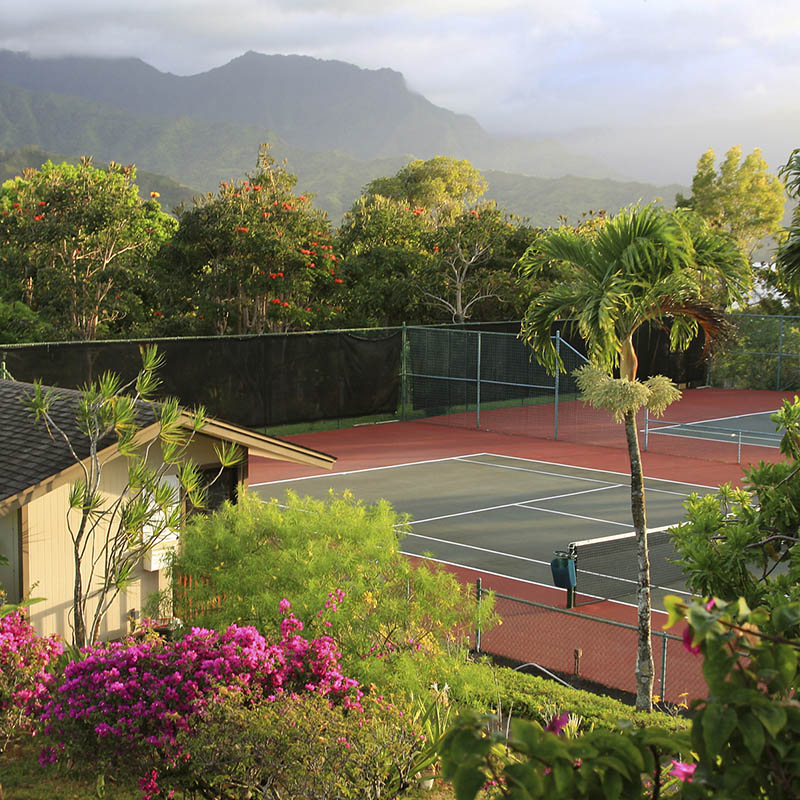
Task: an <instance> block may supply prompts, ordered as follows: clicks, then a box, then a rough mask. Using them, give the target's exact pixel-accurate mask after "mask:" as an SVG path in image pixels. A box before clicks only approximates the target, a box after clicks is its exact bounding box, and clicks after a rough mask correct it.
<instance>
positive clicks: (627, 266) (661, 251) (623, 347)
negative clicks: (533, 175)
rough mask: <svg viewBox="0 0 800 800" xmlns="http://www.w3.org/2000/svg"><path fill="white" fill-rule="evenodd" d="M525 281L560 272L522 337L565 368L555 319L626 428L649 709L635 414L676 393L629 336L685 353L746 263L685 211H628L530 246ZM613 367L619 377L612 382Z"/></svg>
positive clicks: (713, 325) (714, 325)
mask: <svg viewBox="0 0 800 800" xmlns="http://www.w3.org/2000/svg"><path fill="white" fill-rule="evenodd" d="M520 267H521V270H522V273H523V276H525V277H526V278H527V279H529V280H531V281H536V280H537V277H538V273H539V271H540V270H542V269H549V270H552V269H554V268H555V269H558V270H559V271H560V276H559V279H558V280H556V281H554V282H552V283H551V284H550V285H549V287H547V288H544V289H543V290H542V291H540V292H539V293H538V294H537V295H536V296H535V297H534V299H533V302H532V303H531V304H530V306H529V307H528V310H527V311H526V313H525V315H524V316H523V319H522V331H521V335H522V337H523V338H524V339H525V341H526V342H527V343H528V344H529V345H530V346H531V347H532V348H533V350H534V352H535V353H536V355H537V356H538V357H539V358H540V359H541V360H542V362H543V363H544V364H545V365H546V366H547V367H548V368H549V369H550V370H551V371H553V372H555V371H556V370H563V369H564V364H563V362H562V360H561V357H560V355H559V353H558V351H557V349H556V347H555V345H554V343H553V341H552V338H551V334H552V330H553V325H554V323H556V322H557V321H559V320H565V321H568V323H569V324H571V325H573V326H575V327H576V328H577V329H578V331H579V333H580V335H581V336H582V337H583V339H584V341H585V342H586V347H587V350H588V355H589V359H590V368H589V369H586V368H584V371H583V372H582V373H581V375H580V377H579V384H580V386H581V388H582V390H583V392H584V396H585V399H587V400H588V401H589V402H590V403H591V404H592V405H596V406H599V407H603V408H607V409H609V410H610V411H612V412H613V413H614V416H615V418H617V419H618V420H620V421H623V422H624V423H625V431H626V436H627V441H628V455H629V458H630V465H631V513H632V517H633V524H634V530H635V532H636V538H637V545H638V566H639V585H638V607H639V612H638V619H639V625H638V628H639V647H638V654H637V666H636V679H637V692H636V706H637V708H639V709H647V710H649V709H650V708H652V688H653V655H652V646H651V639H650V610H651V609H650V561H649V554H648V549H647V520H646V510H645V496H644V481H643V475H642V465H641V454H640V450H639V438H638V429H637V426H636V417H635V415H636V411H637V410H638V409H639V408H640V407H641V406H642V405H646V406H647V407H648V408H650V409H651V410H652V411H654V412H655V413H661V412H663V409H664V408H665V407H666V405H667V404H668V403H669V402H672V400H674V399H675V398H676V397H677V396H678V393H677V390H676V389H675V388H674V387H673V386H672V385H671V382H669V381H667V379H666V378H663V376H656V377H654V378H651V379H649V380H648V381H647V382H646V383H644V384H641V383H639V382H638V381H637V380H636V373H637V363H638V361H637V355H636V352H635V350H634V346H633V334H634V333H635V332H636V330H637V329H638V328H639V327H640V326H642V325H643V324H645V323H646V322H648V321H650V320H665V321H666V322H668V323H670V342H671V345H672V347H673V348H676V349H684V348H686V347H688V345H689V343H690V342H691V341H692V339H693V338H694V336H695V334H696V333H697V332H698V328H699V327H701V328H702V329H703V330H704V331H705V334H706V337H707V340H708V338H709V337H713V336H714V335H715V334H716V333H717V331H718V329H719V323H720V322H721V317H720V315H719V313H718V311H717V310H715V309H714V308H712V307H711V306H709V304H708V302H707V301H706V300H705V298H704V294H703V292H704V281H707V280H708V277H709V275H710V274H712V273H714V274H717V275H718V276H719V277H720V280H719V281H717V282H716V283H718V284H719V285H721V286H724V287H725V288H726V292H727V297H726V300H727V301H728V302H731V301H733V300H740V299H742V298H743V297H744V295H745V293H746V291H747V290H748V289H749V287H750V285H751V272H750V266H749V263H748V262H747V260H746V259H745V257H744V255H743V253H742V252H741V250H740V249H739V248H738V247H736V245H735V244H734V243H733V242H732V240H731V239H729V238H728V237H725V236H721V235H719V234H715V233H714V232H713V231H710V230H709V229H708V228H707V227H706V226H704V225H702V224H701V223H699V221H698V220H697V218H696V217H695V216H694V215H693V214H692V213H691V212H686V211H675V212H667V211H664V210H662V209H659V208H655V207H652V206H647V207H644V208H638V207H634V208H630V209H627V210H625V211H622V212H620V213H619V214H617V215H616V216H615V217H612V218H611V219H609V220H608V221H606V222H605V224H602V225H599V226H596V227H593V228H589V229H587V230H586V231H585V232H582V231H580V230H574V229H572V228H566V227H564V228H561V229H558V230H552V231H550V232H549V233H547V234H545V235H543V236H542V237H540V238H538V239H536V240H535V241H534V243H533V244H532V245H531V247H530V248H528V250H527V251H526V253H525V255H524V256H523V258H522V259H521V260H520ZM615 367H618V368H619V374H620V379H619V380H613V379H611V378H610V375H611V373H612V370H613V369H614V368H615Z"/></svg>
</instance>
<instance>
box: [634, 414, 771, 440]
mask: <svg viewBox="0 0 800 800" xmlns="http://www.w3.org/2000/svg"><path fill="white" fill-rule="evenodd" d="M773 413H774V412H770V411H762V412H755V413H751V414H736V415H733V416H728V417H713V418H711V419H702V420H696V421H694V422H671V421H669V420H664V419H650V418H645V426H644V428H643V429H642V434H643V435H644V437H645V444H646V445H647V444H649V443H650V437H659V436H678V437H685V438H689V439H705V440H707V441H710V442H731V443H740V444H742V445H750V446H753V447H771V448H778V447H780V443H781V438H782V437H783V433H782V432H777V431H776V427H777V426H776V424H775V422H773V420H772V414H773Z"/></svg>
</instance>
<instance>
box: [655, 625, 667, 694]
mask: <svg viewBox="0 0 800 800" xmlns="http://www.w3.org/2000/svg"><path fill="white" fill-rule="evenodd" d="M656 633H657V634H658V635H659V636H660V637H661V700H662V701H665V700H666V699H667V695H666V691H667V634H666V633H664V631H656Z"/></svg>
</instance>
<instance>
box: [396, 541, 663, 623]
mask: <svg viewBox="0 0 800 800" xmlns="http://www.w3.org/2000/svg"><path fill="white" fill-rule="evenodd" d="M400 554H401V555H404V556H412V557H413V558H423V559H425V560H426V561H434V562H436V563H437V564H444V565H445V566H448V567H461V568H462V569H468V570H471V571H472V572H480V573H481V574H482V575H493V576H494V577H495V578H506V579H507V580H510V581H518V582H519V583H525V584H527V585H528V586H541V587H543V588H545V589H551V590H554V591H558V589H557V588H556V587H555V586H553V585H552V584H549V583H539V582H538V581H529V580H526V579H525V578H515V577H514V576H513V575H505V574H503V573H502V572H492V571H491V570H488V569H480V568H479V567H470V566H468V565H467V564H458V563H456V562H455V561H445V560H444V559H443V558H434V557H433V556H421V555H419V554H418V553H406V552H405V551H403V550H401V551H400ZM562 591H563V590H562ZM577 593H578V594H579V595H581V596H582V597H591V598H593V599H595V600H602V601H604V602H606V603H614V605H618V606H625V607H626V608H638V606H637V605H636V603H626V602H624V601H622V600H612V599H610V598H608V597H599V596H598V595H594V594H588V593H586V592H581V591H578V592H577ZM500 594H503V592H500ZM522 599H523V598H520V600H522ZM543 605H546V603H543ZM650 612H651V613H652V614H664V615H666V614H667V613H668V612H667V611H662V610H661V609H660V608H651V609H650ZM575 613H576V614H580V611H576V612H575Z"/></svg>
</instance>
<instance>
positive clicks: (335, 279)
mask: <svg viewBox="0 0 800 800" xmlns="http://www.w3.org/2000/svg"><path fill="white" fill-rule="evenodd" d="M333 282H334V283H344V281H343V280H342V279H341V278H334V279H333Z"/></svg>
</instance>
